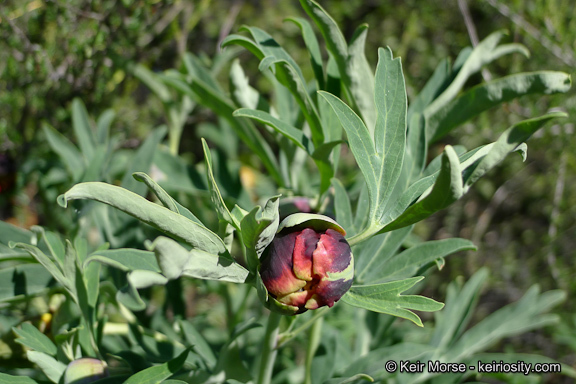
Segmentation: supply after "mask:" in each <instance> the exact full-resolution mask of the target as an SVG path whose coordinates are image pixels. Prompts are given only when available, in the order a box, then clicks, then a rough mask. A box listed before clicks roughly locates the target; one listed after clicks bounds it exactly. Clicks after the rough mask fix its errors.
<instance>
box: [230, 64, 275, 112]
mask: <svg viewBox="0 0 576 384" xmlns="http://www.w3.org/2000/svg"><path fill="white" fill-rule="evenodd" d="M230 89H231V94H232V99H233V100H234V101H235V102H236V103H237V104H238V105H240V106H242V107H245V108H250V109H259V104H263V103H264V98H263V97H261V95H260V93H259V92H258V91H257V90H256V89H254V88H252V86H251V85H250V84H249V82H248V77H247V76H246V75H245V74H244V71H243V70H242V67H241V66H240V61H239V60H238V59H235V60H234V61H233V62H232V65H231V66H230ZM269 108H270V106H268V108H265V109H264V110H268V109H269Z"/></svg>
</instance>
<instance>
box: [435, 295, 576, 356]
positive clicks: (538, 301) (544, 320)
mask: <svg viewBox="0 0 576 384" xmlns="http://www.w3.org/2000/svg"><path fill="white" fill-rule="evenodd" d="M565 299H566V293H564V292H562V291H559V290H557V291H549V292H544V293H540V289H539V288H538V287H537V286H536V285H534V286H532V287H531V288H530V289H529V290H528V292H526V294H525V295H524V296H523V297H522V299H520V300H519V301H518V302H516V303H513V304H510V305H507V306H505V307H504V308H501V309H499V310H497V311H496V312H493V313H492V314H490V315H488V316H487V317H486V318H485V319H484V320H482V321H481V322H479V323H478V324H476V325H474V326H473V327H472V328H470V329H468V330H467V331H466V332H465V333H464V334H463V335H462V337H461V338H460V339H459V340H458V341H457V342H456V343H454V344H453V345H452V346H451V347H450V349H449V350H448V351H447V352H446V354H445V358H446V359H451V360H445V361H458V360H457V359H462V358H464V357H468V356H471V355H472V354H474V353H476V352H479V351H484V350H486V349H488V348H490V347H491V346H493V345H494V344H496V343H497V342H498V341H500V340H501V339H502V338H504V337H510V336H514V335H518V334H521V333H523V332H527V331H529V330H531V329H535V328H540V327H543V326H545V325H550V324H554V323H557V322H558V320H559V318H558V316H557V315H553V314H547V313H546V312H548V311H549V310H550V309H551V308H552V307H554V306H556V305H558V304H559V303H561V302H562V301H564V300H565Z"/></svg>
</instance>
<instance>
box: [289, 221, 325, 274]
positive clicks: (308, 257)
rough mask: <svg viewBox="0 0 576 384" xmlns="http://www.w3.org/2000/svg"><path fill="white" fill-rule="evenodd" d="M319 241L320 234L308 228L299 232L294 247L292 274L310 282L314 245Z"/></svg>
mask: <svg viewBox="0 0 576 384" xmlns="http://www.w3.org/2000/svg"><path fill="white" fill-rule="evenodd" d="M319 239H320V234H318V233H316V232H315V231H314V230H312V229H310V228H306V229H304V230H303V231H302V232H299V234H298V236H297V237H296V244H295V245H294V254H293V258H292V260H293V262H294V274H295V275H296V277H298V278H299V279H302V280H306V281H311V280H312V255H313V253H314V250H315V249H316V244H318V240H319Z"/></svg>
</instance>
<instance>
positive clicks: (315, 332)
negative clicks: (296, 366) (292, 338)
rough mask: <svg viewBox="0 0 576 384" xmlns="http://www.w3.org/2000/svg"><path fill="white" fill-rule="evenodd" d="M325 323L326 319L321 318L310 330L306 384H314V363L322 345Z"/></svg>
mask: <svg viewBox="0 0 576 384" xmlns="http://www.w3.org/2000/svg"><path fill="white" fill-rule="evenodd" d="M323 322H324V318H322V317H319V318H318V320H317V321H316V322H315V323H314V325H312V328H310V338H309V339H308V348H307V350H306V371H305V372H306V377H305V378H304V384H312V361H313V360H314V355H315V354H316V350H317V349H318V345H319V344H320V336H321V335H322V323H323Z"/></svg>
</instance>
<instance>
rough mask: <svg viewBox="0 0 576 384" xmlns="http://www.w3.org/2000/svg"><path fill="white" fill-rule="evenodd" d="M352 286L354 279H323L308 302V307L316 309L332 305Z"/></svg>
mask: <svg viewBox="0 0 576 384" xmlns="http://www.w3.org/2000/svg"><path fill="white" fill-rule="evenodd" d="M351 286H352V280H344V279H341V280H335V281H329V280H323V281H321V282H320V283H319V284H318V285H317V286H316V288H315V290H314V294H313V295H312V297H311V299H310V300H308V302H307V303H306V308H308V309H316V308H319V307H322V306H324V305H327V306H329V307H332V306H333V305H334V303H335V302H337V301H338V300H340V298H341V297H342V296H344V294H345V293H346V292H348V290H349V289H350V287H351Z"/></svg>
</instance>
